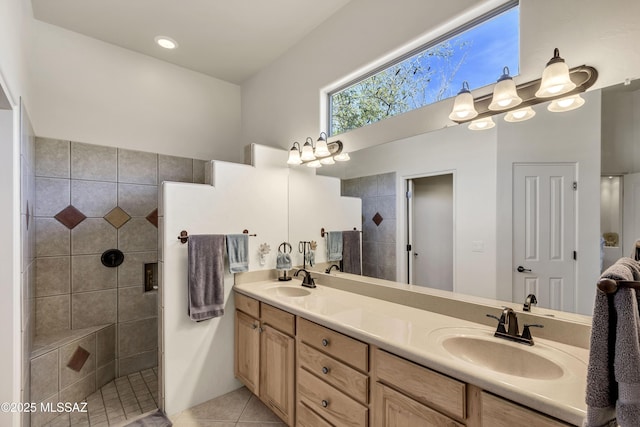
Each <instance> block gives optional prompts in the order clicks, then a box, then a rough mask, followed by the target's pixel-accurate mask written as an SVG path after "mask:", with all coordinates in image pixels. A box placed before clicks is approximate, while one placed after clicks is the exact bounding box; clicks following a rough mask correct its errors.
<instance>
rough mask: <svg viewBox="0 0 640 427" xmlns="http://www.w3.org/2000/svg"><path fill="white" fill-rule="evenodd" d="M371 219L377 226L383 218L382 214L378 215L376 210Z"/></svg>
mask: <svg viewBox="0 0 640 427" xmlns="http://www.w3.org/2000/svg"><path fill="white" fill-rule="evenodd" d="M371 219H372V220H373V222H374V223H375V224H376V225H377V226H379V225H380V223H381V222H382V220H383V219H384V218H382V215H380V213H378V212H376V214H375V215H374V216H373V218H371Z"/></svg>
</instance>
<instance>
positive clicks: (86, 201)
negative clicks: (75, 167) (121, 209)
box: [71, 179, 118, 218]
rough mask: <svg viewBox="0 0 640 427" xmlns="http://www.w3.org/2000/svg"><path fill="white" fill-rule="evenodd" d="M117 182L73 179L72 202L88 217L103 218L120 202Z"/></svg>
mask: <svg viewBox="0 0 640 427" xmlns="http://www.w3.org/2000/svg"><path fill="white" fill-rule="evenodd" d="M117 194H118V193H117V184H116V183H115V182H100V181H83V180H77V179H73V180H71V204H72V205H73V206H75V207H76V209H78V210H79V211H80V212H82V213H83V214H85V215H86V216H87V217H90V218H91V217H94V218H102V217H103V216H105V215H106V214H107V212H109V211H110V210H111V209H113V208H115V207H116V206H117V204H118V197H117Z"/></svg>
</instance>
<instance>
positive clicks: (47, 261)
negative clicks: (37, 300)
mask: <svg viewBox="0 0 640 427" xmlns="http://www.w3.org/2000/svg"><path fill="white" fill-rule="evenodd" d="M70 278H71V257H68V256H64V257H43V258H37V260H36V289H35V292H36V296H38V297H45V296H51V295H60V294H68V293H69V292H70V291H71V289H70Z"/></svg>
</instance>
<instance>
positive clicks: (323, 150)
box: [315, 139, 331, 157]
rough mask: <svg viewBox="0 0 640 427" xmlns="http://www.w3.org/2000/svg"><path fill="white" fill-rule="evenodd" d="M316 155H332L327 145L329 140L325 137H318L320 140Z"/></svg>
mask: <svg viewBox="0 0 640 427" xmlns="http://www.w3.org/2000/svg"><path fill="white" fill-rule="evenodd" d="M315 155H316V157H326V156H330V155H331V152H330V151H329V147H327V141H325V140H324V139H322V140H320V139H318V141H317V142H316V149H315Z"/></svg>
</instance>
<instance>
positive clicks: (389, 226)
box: [378, 220, 396, 243]
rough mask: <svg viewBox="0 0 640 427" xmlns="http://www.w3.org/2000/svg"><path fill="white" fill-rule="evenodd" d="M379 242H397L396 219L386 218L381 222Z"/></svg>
mask: <svg viewBox="0 0 640 427" xmlns="http://www.w3.org/2000/svg"><path fill="white" fill-rule="evenodd" d="M378 242H379V243H395V242H396V222H395V221H394V220H385V221H382V222H381V223H380V225H379V226H378Z"/></svg>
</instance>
